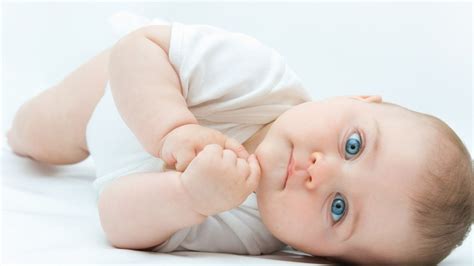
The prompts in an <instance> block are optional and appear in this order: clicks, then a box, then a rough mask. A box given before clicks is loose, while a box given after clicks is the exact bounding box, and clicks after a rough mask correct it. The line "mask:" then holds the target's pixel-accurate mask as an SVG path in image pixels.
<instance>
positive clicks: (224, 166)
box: [181, 144, 260, 216]
mask: <svg viewBox="0 0 474 266" xmlns="http://www.w3.org/2000/svg"><path fill="white" fill-rule="evenodd" d="M181 181H182V184H183V186H184V188H185V190H186V191H187V192H188V193H189V196H190V197H191V199H192V208H193V209H194V210H195V211H196V212H198V213H200V214H202V215H206V216H211V215H214V214H216V213H219V212H223V211H226V210H230V209H232V208H235V207H237V206H239V205H240V204H242V202H243V201H244V200H245V199H246V198H247V196H248V195H249V194H250V193H252V191H254V190H255V189H256V188H257V185H258V183H259V181H260V166H259V164H258V161H257V159H256V158H255V155H252V156H250V157H248V159H247V160H245V159H242V158H237V155H236V154H235V153H234V152H233V151H231V150H227V149H222V147H221V146H219V145H216V144H211V145H207V146H206V147H204V149H203V150H202V151H201V152H200V153H199V154H198V155H197V156H196V158H194V160H192V161H191V163H190V164H189V166H188V168H186V171H184V173H183V174H182V175H181Z"/></svg>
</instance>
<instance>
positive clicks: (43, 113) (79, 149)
mask: <svg viewBox="0 0 474 266" xmlns="http://www.w3.org/2000/svg"><path fill="white" fill-rule="evenodd" d="M109 53H110V49H107V50H105V51H103V52H101V53H100V54H98V55H96V56H95V57H93V58H92V59H90V60H89V61H87V62H86V63H84V64H83V65H81V66H80V67H79V68H78V69H76V70H75V71H73V72H72V73H71V74H69V75H68V76H67V77H66V78H65V79H64V80H63V81H61V82H60V83H59V84H57V85H55V86H53V87H51V88H49V89H47V90H45V91H43V92H41V93H40V94H39V95H37V96H35V97H33V98H32V99H30V100H29V101H28V102H26V103H25V104H23V105H22V106H21V107H20V109H19V110H18V112H17V113H16V115H15V118H14V120H13V124H12V127H11V129H10V130H9V131H8V133H7V138H8V144H9V145H10V146H11V148H12V150H13V151H14V152H15V153H17V154H19V155H21V156H27V157H30V158H33V159H35V160H37V161H40V162H44V163H49V164H73V163H78V162H80V161H82V160H84V159H86V158H87V157H88V156H89V151H88V150H87V145H86V137H85V132H86V126H87V123H88V122H89V119H90V117H91V115H92V112H93V111H94V108H95V106H96V105H97V103H98V101H99V100H100V98H101V97H102V95H103V94H104V88H105V86H106V83H107V80H108V77H109V76H108V61H109V60H108V59H109Z"/></svg>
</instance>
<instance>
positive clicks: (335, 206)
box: [331, 193, 346, 223]
mask: <svg viewBox="0 0 474 266" xmlns="http://www.w3.org/2000/svg"><path fill="white" fill-rule="evenodd" d="M345 213H346V201H345V199H344V198H343V197H342V196H341V195H340V194H339V193H338V194H336V196H335V197H334V200H333V201H332V204H331V217H332V219H333V220H334V223H337V222H338V221H339V220H340V219H341V218H342V217H343V216H344V214H345Z"/></svg>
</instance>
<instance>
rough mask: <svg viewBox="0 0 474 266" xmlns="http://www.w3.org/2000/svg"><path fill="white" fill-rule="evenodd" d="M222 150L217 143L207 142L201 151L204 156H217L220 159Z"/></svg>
mask: <svg viewBox="0 0 474 266" xmlns="http://www.w3.org/2000/svg"><path fill="white" fill-rule="evenodd" d="M222 151H223V149H222V147H221V145H219V144H207V145H206V146H204V148H203V149H202V151H201V152H203V154H204V155H206V156H218V158H219V159H221V158H222Z"/></svg>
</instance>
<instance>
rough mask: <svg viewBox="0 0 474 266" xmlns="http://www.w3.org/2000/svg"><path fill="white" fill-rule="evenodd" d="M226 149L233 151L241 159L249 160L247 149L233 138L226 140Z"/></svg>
mask: <svg viewBox="0 0 474 266" xmlns="http://www.w3.org/2000/svg"><path fill="white" fill-rule="evenodd" d="M224 149H229V150H233V151H234V152H235V153H236V154H237V156H238V157H239V158H243V159H247V158H248V157H249V153H248V152H247V150H246V149H245V147H244V146H243V145H242V144H240V143H239V142H238V141H237V140H235V139H233V138H226V141H225V144H224Z"/></svg>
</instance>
